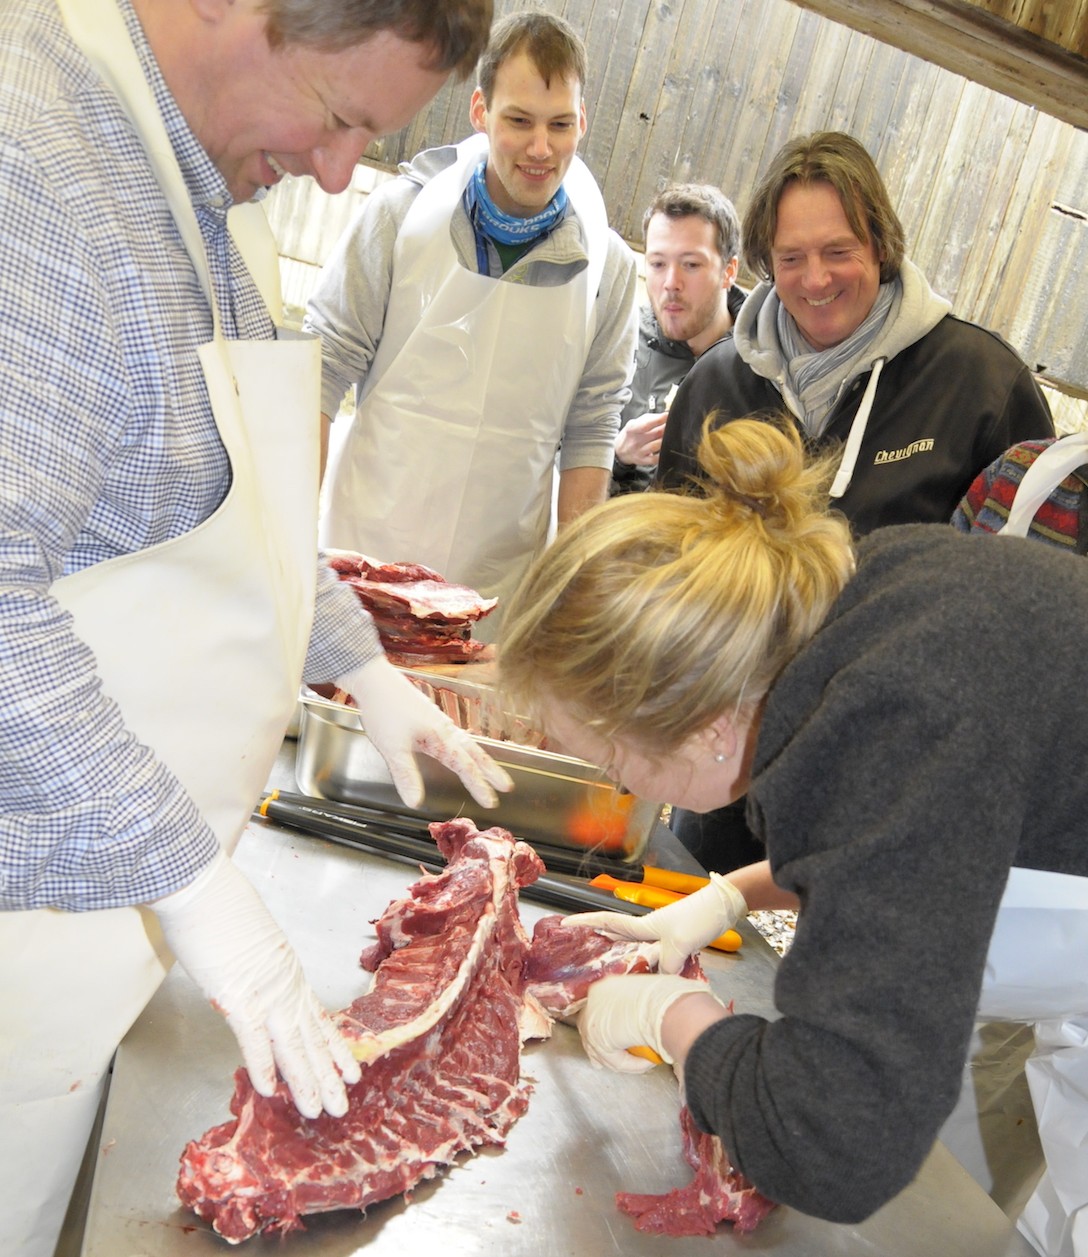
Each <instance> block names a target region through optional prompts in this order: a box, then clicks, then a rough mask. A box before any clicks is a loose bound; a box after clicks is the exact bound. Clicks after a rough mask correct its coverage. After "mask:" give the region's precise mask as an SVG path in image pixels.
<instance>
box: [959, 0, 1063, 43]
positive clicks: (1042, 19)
mask: <svg viewBox="0 0 1088 1257" xmlns="http://www.w3.org/2000/svg"><path fill="white" fill-rule="evenodd" d="M969 3H970V4H972V5H974V7H975V8H977V9H984V10H985V11H986V12H987V13H991V14H993V16H994V17H1000V18H1004V20H1005V21H1007V22H1012V24H1013V25H1014V26H1018V27H1020V29H1021V30H1024V31H1030V32H1031V33H1032V34H1033V35H1038V36H1039V37H1040V38H1042V39H1048V40H1050V42H1051V43H1053V44H1059V45H1060V46H1061V47H1062V48H1066V49H1068V50H1069V51H1070V52H1075V53H1076V54H1077V55H1078V56H1081V57H1088V0H969Z"/></svg>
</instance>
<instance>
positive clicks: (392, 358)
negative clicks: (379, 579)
mask: <svg viewBox="0 0 1088 1257" xmlns="http://www.w3.org/2000/svg"><path fill="white" fill-rule="evenodd" d="M486 153H487V137H486V136H484V135H475V136H472V137H471V138H469V139H467V140H465V141H463V142H462V143H461V144H459V145H458V146H457V154H458V155H457V158H456V160H455V161H454V163H453V165H452V166H450V167H448V168H447V169H446V170H444V171H442V172H441V173H440V174H438V175H437V176H435V178H433V179H431V180H430V181H429V182H428V183H427V184H426V185H425V186H424V187H423V188H422V189H421V190H420V192H419V194H418V196H417V197H416V199H415V201H414V202H413V204H412V207H411V209H410V210H409V211H408V214H407V216H406V218H405V221H404V224H403V226H402V227H401V230H400V232H399V234H398V236H397V243H396V247H395V252H394V264H393V273H394V281H393V287H392V291H391V293H390V298H389V307H388V310H387V312H386V318H385V326H384V329H383V331H382V337H381V341H380V343H379V345H378V350H377V352H376V354H375V356H374V361H373V363H372V364H371V368H370V371H369V372H368V374H367V377H366V380H365V382H364V385H363V387H362V389H361V390H360V397H359V402H358V407H357V410H356V413H355V415H354V417H353V419H352V422H351V424H350V425H348V430H347V432H346V433H345V434H344V435H343V436H340V434H339V433H338V431H337V425H335V424H334V425H333V439H332V446H331V450H330V460H329V471H328V474H327V475H326V489H325V497H324V500H323V512H322V523H321V531H320V538H321V542H322V544H323V545H327V546H331V547H333V548H338V549H348V550H358V551H361V552H362V553H364V554H370V555H373V556H374V557H375V558H379V559H384V560H386V561H389V562H397V561H402V560H403V561H410V562H416V563H426V564H427V565H429V566H430V567H433V568H435V569H436V570H437V571H439V572H441V573H442V575H443V576H445V577H446V578H447V579H448V580H452V581H457V582H460V583H463V584H466V585H469V586H471V587H472V588H474V589H477V590H479V591H480V593H482V594H484V595H485V596H486V597H497V598H499V599H500V600H502V599H504V598H505V597H507V596H508V595H509V594H510V593H511V592H512V591H513V589H514V587H515V585H516V584H517V582H518V580H519V578H520V577H521V575H522V573H523V571H524V570H525V568H526V567H527V566H528V563H529V560H530V558H531V557H532V556H533V554H534V553H536V552H537V551H538V550H539V549H541V547H542V546H543V545H544V543H545V542H546V540H547V536H548V529H549V525H550V522H551V513H552V479H553V476H554V474H555V458H556V451H557V449H558V447H559V443H560V440H561V438H562V434H563V426H564V423H565V421H566V416H567V411H568V409H569V408H570V404H571V401H572V399H573V397H574V394H575V392H576V390H577V388H578V384H579V381H580V380H581V377H582V373H583V371H584V369H585V361H586V355H587V353H588V349H589V345H590V342H591V340H592V336H593V331H594V326H595V319H594V309H595V303H596V296H597V290H598V288H599V286H600V279H601V274H602V272H603V269H604V260H605V256H606V253H607V231H608V222H607V216H606V213H605V208H604V203H603V201H602V199H601V194H600V192H599V190H598V188H597V185H596V183H595V182H594V181H593V177H592V175H590V173H589V171H588V170H587V169H586V167H585V166H584V165H583V163H582V162H581V161H580V160H579V159H578V158H575V159H574V161H573V162H572V163H571V166H570V169H569V170H568V171H567V176H566V178H565V180H564V182H563V186H564V187H565V188H566V190H567V194H568V196H569V197H570V203H571V207H572V209H573V210H574V212H575V213H576V214H577V215H578V218H579V221H580V222H581V224H582V227H583V230H584V232H585V234H586V238H587V246H588V247H587V255H588V257H589V266H588V267H587V269H586V270H584V271H582V272H581V274H579V275H578V276H577V277H576V278H575V279H573V280H572V281H571V282H570V283H567V284H563V285H561V286H558V287H554V288H537V287H532V286H529V285H522V284H516V283H511V282H510V281H508V280H505V281H504V280H498V279H492V278H491V277H490V276H487V275H479V274H476V273H475V272H474V271H470V270H468V269H466V268H465V267H464V266H463V265H461V263H460V261H459V260H458V257H457V252H456V249H455V248H454V245H453V241H452V240H451V238H450V220H451V218H452V216H453V214H454V213H455V212H456V210H457V207H458V205H459V204H460V201H461V196H462V194H463V192H464V190H465V188H466V186H467V185H468V182H469V179H470V178H471V177H472V173H473V171H474V170H475V169H476V167H477V165H478V164H479V162H480V160H481V158H482V157H483V156H484V155H485V154H486ZM500 611H501V603H500V607H499V608H498V609H497V610H496V612H495V613H493V614H492V615H491V616H490V617H489V618H488V619H487V620H484V621H482V622H481V625H480V628H481V630H484V631H491V632H493V631H494V628H495V625H496V624H497V617H498V614H499V613H500Z"/></svg>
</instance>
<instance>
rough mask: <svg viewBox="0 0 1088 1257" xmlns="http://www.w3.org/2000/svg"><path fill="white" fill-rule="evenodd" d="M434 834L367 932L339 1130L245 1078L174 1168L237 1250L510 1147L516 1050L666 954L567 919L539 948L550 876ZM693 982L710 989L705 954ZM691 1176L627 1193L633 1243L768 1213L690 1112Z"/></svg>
mask: <svg viewBox="0 0 1088 1257" xmlns="http://www.w3.org/2000/svg"><path fill="white" fill-rule="evenodd" d="M430 832H431V835H432V837H434V839H435V841H436V843H437V844H438V847H439V850H440V851H441V852H442V855H443V856H444V857H445V859H446V861H447V866H446V868H445V870H444V871H443V872H441V873H437V874H427V875H424V876H422V877H421V878H420V879H419V880H418V881H416V882H415V883H413V885H411V886H410V887H409V888H408V890H407V892H406V894H405V895H404V896H403V897H402V898H400V899H397V900H394V901H393V903H391V904H390V905H389V907H388V908H387V909H386V910H385V912H383V913H382V915H381V917H379V918H378V920H377V921H376V922H375V923H374V924H375V927H376V932H377V942H376V943H375V944H374V945H373V946H371V947H368V948H367V949H366V950H365V951H364V952H363V954H362V956H361V957H360V964H361V965H362V966H363V967H364V968H366V969H369V970H371V971H372V972H373V973H374V981H373V984H372V986H371V989H370V990H369V991H368V992H367V993H366V994H365V995H362V996H360V997H359V998H358V999H356V1000H355V1001H354V1003H352V1004H351V1005H350V1006H349V1007H348V1008H346V1009H344V1010H343V1011H342V1012H341V1013H340V1014H339V1022H340V1025H341V1026H342V1027H343V1030H344V1033H345V1035H346V1036H347V1038H348V1039H349V1041H350V1042H351V1043H352V1045H353V1049H354V1051H355V1054H356V1056H357V1057H358V1058H359V1060H360V1061H362V1062H364V1065H363V1073H362V1078H361V1079H360V1081H359V1082H358V1083H357V1084H355V1085H354V1086H353V1087H350V1088H349V1089H348V1096H349V1108H348V1112H347V1114H346V1115H345V1116H344V1117H342V1118H332V1117H329V1116H328V1115H327V1114H323V1115H322V1116H321V1117H318V1118H316V1119H313V1120H311V1119H308V1118H305V1117H303V1116H302V1115H301V1114H300V1113H299V1112H298V1110H297V1109H296V1108H295V1106H294V1104H293V1103H292V1101H291V1098H290V1095H289V1094H288V1092H287V1090H286V1088H285V1087H284V1086H283V1085H282V1083H281V1085H280V1087H279V1089H278V1090H277V1092H276V1094H275V1095H273V1096H272V1097H270V1098H265V1097H262V1096H259V1095H257V1093H256V1092H255V1091H254V1090H253V1088H252V1086H251V1085H250V1082H249V1076H248V1074H247V1073H246V1072H245V1070H243V1069H240V1070H238V1071H237V1072H236V1074H235V1076H234V1082H235V1087H234V1095H233V1098H232V1099H231V1104H230V1108H231V1112H232V1114H233V1118H232V1119H231V1120H230V1121H228V1122H224V1123H223V1124H222V1125H219V1126H215V1127H213V1128H212V1129H211V1130H209V1131H208V1132H207V1133H206V1134H205V1135H204V1136H203V1137H202V1138H200V1139H197V1140H194V1141H193V1142H191V1143H189V1144H188V1145H187V1146H186V1148H185V1150H184V1152H183V1153H182V1156H181V1169H180V1173H179V1176H178V1180H177V1193H178V1196H179V1198H180V1199H181V1201H182V1203H183V1204H184V1205H186V1206H187V1207H188V1208H190V1209H191V1210H193V1211H194V1212H195V1213H196V1214H198V1215H199V1216H200V1217H201V1218H203V1219H205V1220H206V1221H208V1222H210V1223H211V1225H212V1227H213V1229H214V1230H215V1231H217V1232H218V1233H219V1234H220V1235H221V1236H223V1237H224V1238H225V1239H227V1240H229V1241H231V1242H232V1243H238V1242H240V1241H241V1240H244V1239H247V1238H249V1237H250V1236H253V1235H257V1234H259V1233H261V1232H266V1233H268V1234H277V1233H278V1234H280V1235H287V1234H288V1233H290V1232H292V1231H296V1230H303V1229H305V1228H304V1223H303V1218H304V1217H305V1216H306V1215H309V1214H315V1213H323V1212H327V1211H330V1210H335V1209H355V1210H360V1211H362V1212H364V1213H365V1212H366V1210H367V1209H368V1208H369V1207H370V1206H371V1205H373V1204H376V1203H377V1202H379V1201H382V1200H386V1199H388V1198H390V1197H392V1196H397V1195H400V1194H402V1193H404V1194H407V1195H408V1196H409V1197H410V1195H411V1191H412V1189H413V1187H415V1186H416V1185H417V1184H419V1183H420V1182H422V1181H424V1180H426V1179H430V1178H433V1177H434V1176H435V1175H436V1174H439V1173H441V1172H442V1171H443V1170H444V1169H445V1168H446V1167H448V1166H449V1165H451V1164H452V1163H453V1162H454V1161H455V1160H456V1159H457V1158H458V1157H460V1156H462V1155H464V1154H466V1153H471V1152H473V1151H474V1150H476V1149H478V1148H481V1147H484V1146H486V1145H501V1144H502V1143H503V1142H504V1139H505V1137H506V1135H507V1133H508V1131H509V1130H510V1128H511V1126H512V1125H513V1124H514V1122H515V1121H516V1120H517V1119H518V1118H519V1117H520V1116H521V1115H522V1114H523V1113H524V1112H525V1111H526V1108H527V1107H528V1103H529V1095H530V1091H531V1088H530V1086H529V1084H528V1083H527V1082H525V1081H524V1080H523V1079H522V1078H521V1044H522V1043H523V1042H525V1041H526V1040H528V1039H546V1038H548V1037H549V1036H550V1034H551V1031H552V1025H553V1020H552V1018H553V1017H555V1018H564V1019H567V1018H570V1017H572V1016H573V1015H574V1014H575V1013H576V1012H577V1011H578V1010H579V1009H580V1008H581V1007H582V1005H583V1004H584V1002H585V999H586V995H587V992H588V991H589V988H590V986H591V984H592V983H593V982H595V981H597V980H598V979H599V978H602V977H605V976H607V975H608V974H613V973H635V974H637V973H652V972H653V971H654V969H655V968H656V963H657V950H656V944H645V943H631V942H617V941H615V940H613V939H609V938H607V937H605V936H604V935H603V934H599V933H597V932H596V931H594V930H591V929H587V928H586V927H584V926H577V925H564V924H563V923H562V918H561V917H559V916H549V917H545V918H543V919H542V920H540V921H538V922H537V925H536V927H535V930H534V934H533V940H532V944H531V945H530V941H529V939H528V937H527V936H526V933H525V931H524V929H523V927H522V924H521V920H520V918H519V915H518V891H519V889H520V888H521V887H524V886H528V885H529V884H530V883H532V882H534V881H535V880H536V879H537V878H538V877H539V876H540V875H541V873H542V872H543V871H544V866H543V864H542V863H541V861H540V858H539V857H538V856H537V854H536V853H535V852H534V851H533V849H532V848H531V847H529V846H528V845H526V844H525V843H523V842H515V841H514V839H513V838H512V837H511V836H510V834H509V833H507V831H506V830H503V829H498V828H493V829H488V830H484V831H482V832H481V831H478V830H477V829H476V827H475V825H474V824H473V823H472V821H470V820H468V819H467V818H459V819H457V820H453V821H445V822H438V823H435V824H432V825H431V826H430ZM684 974H685V976H688V977H693V978H704V980H705V975H704V974H703V972H702V968H701V966H700V964H699V960H698V957H691V958H690V959H689V961H688V965H687V967H686V968H685V970H684ZM680 1124H681V1131H682V1136H683V1150H684V1156H685V1157H686V1158H687V1160H688V1163H689V1164H690V1166H691V1168H692V1170H693V1172H694V1177H693V1178H692V1180H691V1182H690V1183H689V1184H688V1185H687V1186H685V1187H679V1188H676V1189H675V1190H673V1191H670V1192H667V1193H665V1194H663V1195H659V1196H636V1195H631V1194H629V1193H623V1192H621V1193H619V1194H618V1195H617V1197H616V1203H617V1205H618V1207H619V1208H620V1209H622V1210H623V1211H624V1212H627V1213H629V1214H631V1215H632V1216H633V1217H634V1218H635V1225H636V1226H637V1227H638V1229H639V1230H642V1231H648V1232H651V1233H656V1234H665V1235H706V1234H710V1233H712V1232H713V1231H714V1230H715V1228H716V1226H717V1224H718V1222H720V1221H722V1220H728V1221H730V1222H732V1223H733V1225H734V1227H735V1229H736V1230H737V1231H750V1230H752V1229H753V1228H754V1227H755V1226H757V1225H758V1224H759V1222H760V1221H761V1220H762V1219H763V1218H764V1217H765V1216H766V1215H767V1213H769V1212H770V1211H771V1210H772V1209H773V1208H774V1204H773V1203H772V1202H771V1201H769V1200H767V1199H766V1198H765V1197H763V1196H761V1195H760V1194H759V1193H758V1192H757V1191H756V1190H755V1188H754V1187H753V1186H752V1185H751V1184H750V1183H749V1182H747V1181H746V1180H745V1179H744V1178H743V1177H742V1176H741V1175H740V1174H739V1173H738V1172H737V1171H736V1170H734V1169H733V1167H732V1166H731V1165H730V1164H729V1160H728V1158H727V1156H726V1154H725V1151H724V1148H723V1147H722V1144H721V1142H720V1141H719V1140H718V1139H716V1138H715V1137H714V1136H712V1135H707V1134H704V1133H703V1132H701V1131H698V1130H696V1129H695V1127H694V1124H693V1123H692V1121H691V1117H690V1114H689V1113H688V1110H687V1109H686V1108H682V1109H681V1112H680Z"/></svg>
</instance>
